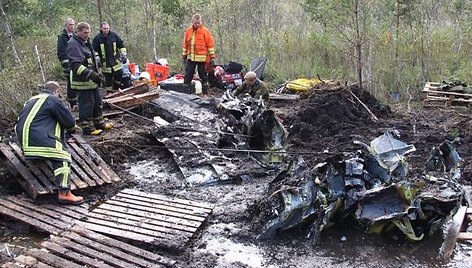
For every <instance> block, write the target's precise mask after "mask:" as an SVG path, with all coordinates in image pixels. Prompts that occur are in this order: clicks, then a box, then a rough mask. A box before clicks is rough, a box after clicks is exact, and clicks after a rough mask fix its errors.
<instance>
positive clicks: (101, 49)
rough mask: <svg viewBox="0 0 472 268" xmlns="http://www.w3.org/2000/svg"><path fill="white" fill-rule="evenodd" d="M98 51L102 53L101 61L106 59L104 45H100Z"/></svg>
mask: <svg viewBox="0 0 472 268" xmlns="http://www.w3.org/2000/svg"><path fill="white" fill-rule="evenodd" d="M100 51H102V59H104V60H105V59H106V56H105V44H100Z"/></svg>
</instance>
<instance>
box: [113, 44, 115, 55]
mask: <svg viewBox="0 0 472 268" xmlns="http://www.w3.org/2000/svg"><path fill="white" fill-rule="evenodd" d="M115 54H116V42H113V56H115Z"/></svg>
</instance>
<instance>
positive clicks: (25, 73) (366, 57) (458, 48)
mask: <svg viewBox="0 0 472 268" xmlns="http://www.w3.org/2000/svg"><path fill="white" fill-rule="evenodd" d="M0 7H1V9H0V29H2V30H0V92H1V94H0V114H1V115H2V117H4V116H5V117H12V118H13V117H14V116H16V114H17V113H18V111H19V110H20V109H21V107H22V105H23V103H24V101H25V100H27V99H28V98H29V97H30V96H32V95H34V94H35V93H36V92H37V88H38V85H40V84H41V83H42V75H41V71H40V65H39V63H38V57H37V55H36V53H35V51H36V49H35V47H37V49H38V52H39V59H40V61H41V63H42V66H43V70H44V73H45V77H46V79H61V78H62V75H61V74H62V71H61V67H60V64H59V61H58V59H57V56H56V44H57V35H58V34H59V33H60V31H61V30H62V29H63V21H64V19H65V18H66V17H72V18H73V19H75V21H76V23H78V22H80V21H86V22H89V23H90V24H91V25H92V28H93V30H92V37H93V36H94V35H95V34H96V33H97V32H98V30H99V23H100V21H102V20H105V21H108V22H109V23H110V25H111V28H112V31H115V32H117V33H118V34H119V35H120V36H121V37H122V39H123V40H124V41H125V44H126V46H127V48H128V54H129V58H130V61H131V62H135V63H137V64H138V65H140V66H144V63H146V62H152V61H153V60H154V59H155V58H166V59H167V60H168V61H169V63H170V66H171V70H172V71H175V72H179V71H180V69H181V56H180V54H181V51H182V39H183V32H184V30H185V29H186V27H188V26H189V25H190V18H191V15H192V14H194V13H200V14H202V15H203V18H204V25H205V26H206V27H208V28H209V29H210V31H211V32H212V33H213V36H214V38H215V48H216V54H217V60H216V62H217V63H219V64H223V63H226V62H228V61H236V62H241V63H243V64H245V65H246V66H249V63H250V60H251V59H252V58H255V57H258V56H263V57H266V58H267V59H268V64H267V67H266V72H265V78H266V80H267V81H268V82H269V84H270V85H271V86H272V87H275V86H276V85H280V84H283V83H284V82H286V81H288V80H290V79H294V78H299V77H316V76H317V75H319V76H321V77H322V78H324V79H332V80H337V81H348V82H349V83H356V82H357V83H361V84H362V86H363V87H364V88H365V89H366V90H368V91H370V92H371V93H373V94H374V95H376V96H377V97H379V98H381V99H387V100H388V99H389V96H390V95H391V93H400V94H401V96H402V98H404V99H405V98H409V97H408V96H411V95H415V94H418V93H419V92H420V90H421V88H422V86H423V84H424V83H425V82H426V81H442V80H448V79H452V78H455V79H459V80H461V81H465V82H469V81H470V80H471V79H470V73H471V71H472V61H471V60H470V55H472V40H471V33H472V29H471V28H472V27H471V26H472V0H423V1H415V0H292V1H286V0H126V1H124V0H68V1H63V0H0ZM3 29H5V30H3Z"/></svg>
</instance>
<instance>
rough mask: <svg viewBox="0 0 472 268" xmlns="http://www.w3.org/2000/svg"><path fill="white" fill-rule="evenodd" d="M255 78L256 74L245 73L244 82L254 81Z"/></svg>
mask: <svg viewBox="0 0 472 268" xmlns="http://www.w3.org/2000/svg"><path fill="white" fill-rule="evenodd" d="M256 78H257V74H256V73H255V72H252V71H251V72H247V73H246V74H245V75H244V80H250V79H256Z"/></svg>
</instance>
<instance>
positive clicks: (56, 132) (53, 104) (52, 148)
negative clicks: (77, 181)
mask: <svg viewBox="0 0 472 268" xmlns="http://www.w3.org/2000/svg"><path fill="white" fill-rule="evenodd" d="M59 90H60V86H59V84H58V83H57V82H54V81H49V82H46V84H45V85H44V87H43V88H42V90H41V93H40V94H39V95H36V96H34V97H32V98H31V99H29V100H28V101H27V102H26V103H25V105H24V107H23V110H22V111H21V112H20V115H19V117H18V122H17V123H16V125H15V132H16V136H17V137H18V140H19V142H20V144H21V147H22V149H23V153H24V155H25V158H26V159H30V160H35V159H39V160H44V161H50V162H51V164H52V167H53V169H54V176H55V182H56V186H57V189H58V194H57V200H58V201H59V203H61V204H74V205H78V204H81V203H83V202H84V198H83V197H81V196H75V195H73V194H72V193H71V191H70V172H71V171H70V162H71V155H70V154H69V153H68V152H67V151H66V150H65V148H64V129H66V130H67V131H68V132H71V133H73V132H75V130H76V128H77V127H76V125H75V119H74V117H73V116H72V113H71V112H70V111H69V109H68V108H67V107H66V106H65V105H64V103H63V102H62V100H61V99H60V98H59Z"/></svg>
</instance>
